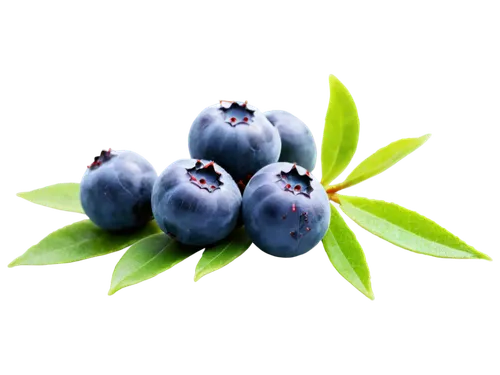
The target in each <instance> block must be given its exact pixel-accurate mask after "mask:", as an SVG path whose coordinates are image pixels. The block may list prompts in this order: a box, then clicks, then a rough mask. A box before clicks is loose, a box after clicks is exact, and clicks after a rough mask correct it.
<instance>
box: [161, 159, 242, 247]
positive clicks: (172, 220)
mask: <svg viewBox="0 0 500 375" xmlns="http://www.w3.org/2000/svg"><path fill="white" fill-rule="evenodd" d="M151 201H152V207H153V215H154V217H155V219H156V221H157V223H158V225H159V226H160V228H161V229H162V230H163V231H164V232H165V233H167V234H169V235H172V236H173V237H175V238H176V239H177V240H178V241H179V242H181V243H184V244H186V245H197V246H207V245H211V244H214V243H216V242H218V241H220V240H222V239H224V238H225V237H227V236H228V235H229V234H230V233H231V232H232V230H233V229H234V228H235V227H236V223H237V221H238V217H239V214H240V208H241V193H240V191H239V189H238V186H237V185H236V183H235V182H234V180H233V179H232V178H231V176H230V175H229V174H228V173H227V172H226V171H225V170H224V169H223V168H221V167H220V166H219V165H217V164H215V163H214V162H209V161H207V160H195V159H188V160H179V161H176V162H175V163H173V164H171V165H170V166H169V167H168V168H167V169H165V171H163V173H162V174H161V175H160V177H158V180H157V181H156V183H155V185H154V188H153V195H152V200H151Z"/></svg>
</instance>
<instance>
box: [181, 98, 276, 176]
mask: <svg viewBox="0 0 500 375" xmlns="http://www.w3.org/2000/svg"><path fill="white" fill-rule="evenodd" d="M189 152H190V154H191V157H192V158H193V159H207V160H213V161H215V162H216V163H217V164H219V165H220V166H222V167H223V168H224V169H225V170H227V171H228V172H229V174H231V176H232V177H233V178H234V179H235V181H236V182H240V181H241V182H243V183H246V182H248V180H249V179H250V178H251V176H253V175H254V174H255V173H256V172H257V171H258V170H260V169H261V168H262V167H264V166H266V165H268V164H271V163H274V162H276V161H278V158H279V155H280V152H281V139H280V136H279V133H278V130H277V129H276V128H275V127H274V126H273V125H272V124H271V123H270V122H269V121H268V120H267V118H266V116H264V114H263V113H262V112H260V111H259V110H258V109H256V108H254V107H252V106H250V105H248V104H247V103H246V102H228V101H221V102H220V104H217V105H214V106H211V107H208V108H206V109H204V110H203V111H202V112H201V113H200V114H199V115H198V117H197V118H196V119H195V120H194V122H193V125H192V126H191V131H190V133H189Z"/></svg>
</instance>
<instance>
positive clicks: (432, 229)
mask: <svg viewBox="0 0 500 375" xmlns="http://www.w3.org/2000/svg"><path fill="white" fill-rule="evenodd" d="M339 199H340V207H341V208H342V210H343V211H344V212H345V213H346V214H347V216H349V217H350V218H351V219H352V220H354V221H355V222H356V223H358V224H359V225H360V226H361V227H363V228H365V229H366V230H368V231H370V232H371V233H373V234H375V235H376V236H378V237H380V238H383V239H384V240H387V241H389V242H391V243H393V244H394V245H397V246H400V247H402V248H404V249H407V250H411V251H414V252H416V253H420V254H425V255H431V256H434V257H439V258H456V259H487V260H491V259H490V257H488V256H487V255H486V254H483V253H480V252H479V251H477V250H476V249H474V248H473V247H472V246H469V245H467V244H466V243H465V242H463V241H462V240H460V239H459V238H458V237H456V236H454V235H453V234H451V233H450V232H448V231H447V230H446V229H444V228H442V227H440V226H439V225H438V224H436V223H435V222H433V221H431V220H429V219H427V218H426V217H424V216H422V215H419V214H417V213H416V212H413V211H410V210H408V209H406V208H403V207H401V206H398V205H396V204H394V203H387V202H383V201H377V200H372V199H366V198H359V197H348V196H345V195H339Z"/></svg>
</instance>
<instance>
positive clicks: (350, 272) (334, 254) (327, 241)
mask: <svg viewBox="0 0 500 375" xmlns="http://www.w3.org/2000/svg"><path fill="white" fill-rule="evenodd" d="M323 245H324V247H325V251H326V253H327V255H328V258H330V262H332V264H333V266H334V267H335V269H336V270H337V271H338V272H339V273H340V274H341V275H342V276H343V277H344V278H345V279H346V280H347V281H349V282H350V283H351V284H352V285H353V286H354V287H355V288H356V289H358V290H359V291H360V292H361V293H363V294H364V295H365V296H367V297H368V298H370V299H374V298H375V296H374V295H373V291H372V285H371V281H370V270H369V269H368V264H367V263H366V258H365V253H364V252H363V249H362V248H361V245H360V244H359V242H358V240H357V239H356V236H355V235H354V233H353V232H352V231H351V230H350V229H349V227H348V226H347V224H346V223H345V221H344V219H343V218H342V216H340V213H339V212H338V211H337V209H336V208H335V207H334V206H333V204H332V205H331V219H330V227H329V228H328V231H327V232H326V235H325V237H324V238H323Z"/></svg>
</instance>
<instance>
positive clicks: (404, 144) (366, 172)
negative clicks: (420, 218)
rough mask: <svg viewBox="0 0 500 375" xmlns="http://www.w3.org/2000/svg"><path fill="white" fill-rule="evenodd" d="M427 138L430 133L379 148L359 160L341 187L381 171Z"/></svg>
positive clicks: (351, 184)
mask: <svg viewBox="0 0 500 375" xmlns="http://www.w3.org/2000/svg"><path fill="white" fill-rule="evenodd" d="M429 138H430V134H427V135H424V136H423V137H420V138H406V139H400V140H399V141H396V142H393V143H391V144H390V145H388V146H386V147H384V148H381V149H380V150H378V151H377V152H375V153H374V154H373V155H371V156H370V157H368V158H367V159H365V160H364V161H363V162H361V164H360V165H358V166H357V167H356V168H355V169H354V170H353V171H352V172H351V174H350V175H349V176H348V177H347V179H346V180H345V181H344V182H342V183H341V184H340V185H341V186H342V188H346V187H349V186H353V185H356V184H359V183H360V182H362V181H364V180H367V179H369V178H371V177H373V176H376V175H378V174H379V173H382V172H383V171H385V170H386V169H388V168H390V167H392V166H393V165H394V164H396V163H397V162H398V161H400V160H401V159H403V158H404V157H405V156H407V155H409V154H411V153H412V152H413V151H415V150H416V149H417V148H419V147H420V146H422V145H423V144H424V143H425V142H426V141H427V140H428V139H429Z"/></svg>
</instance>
